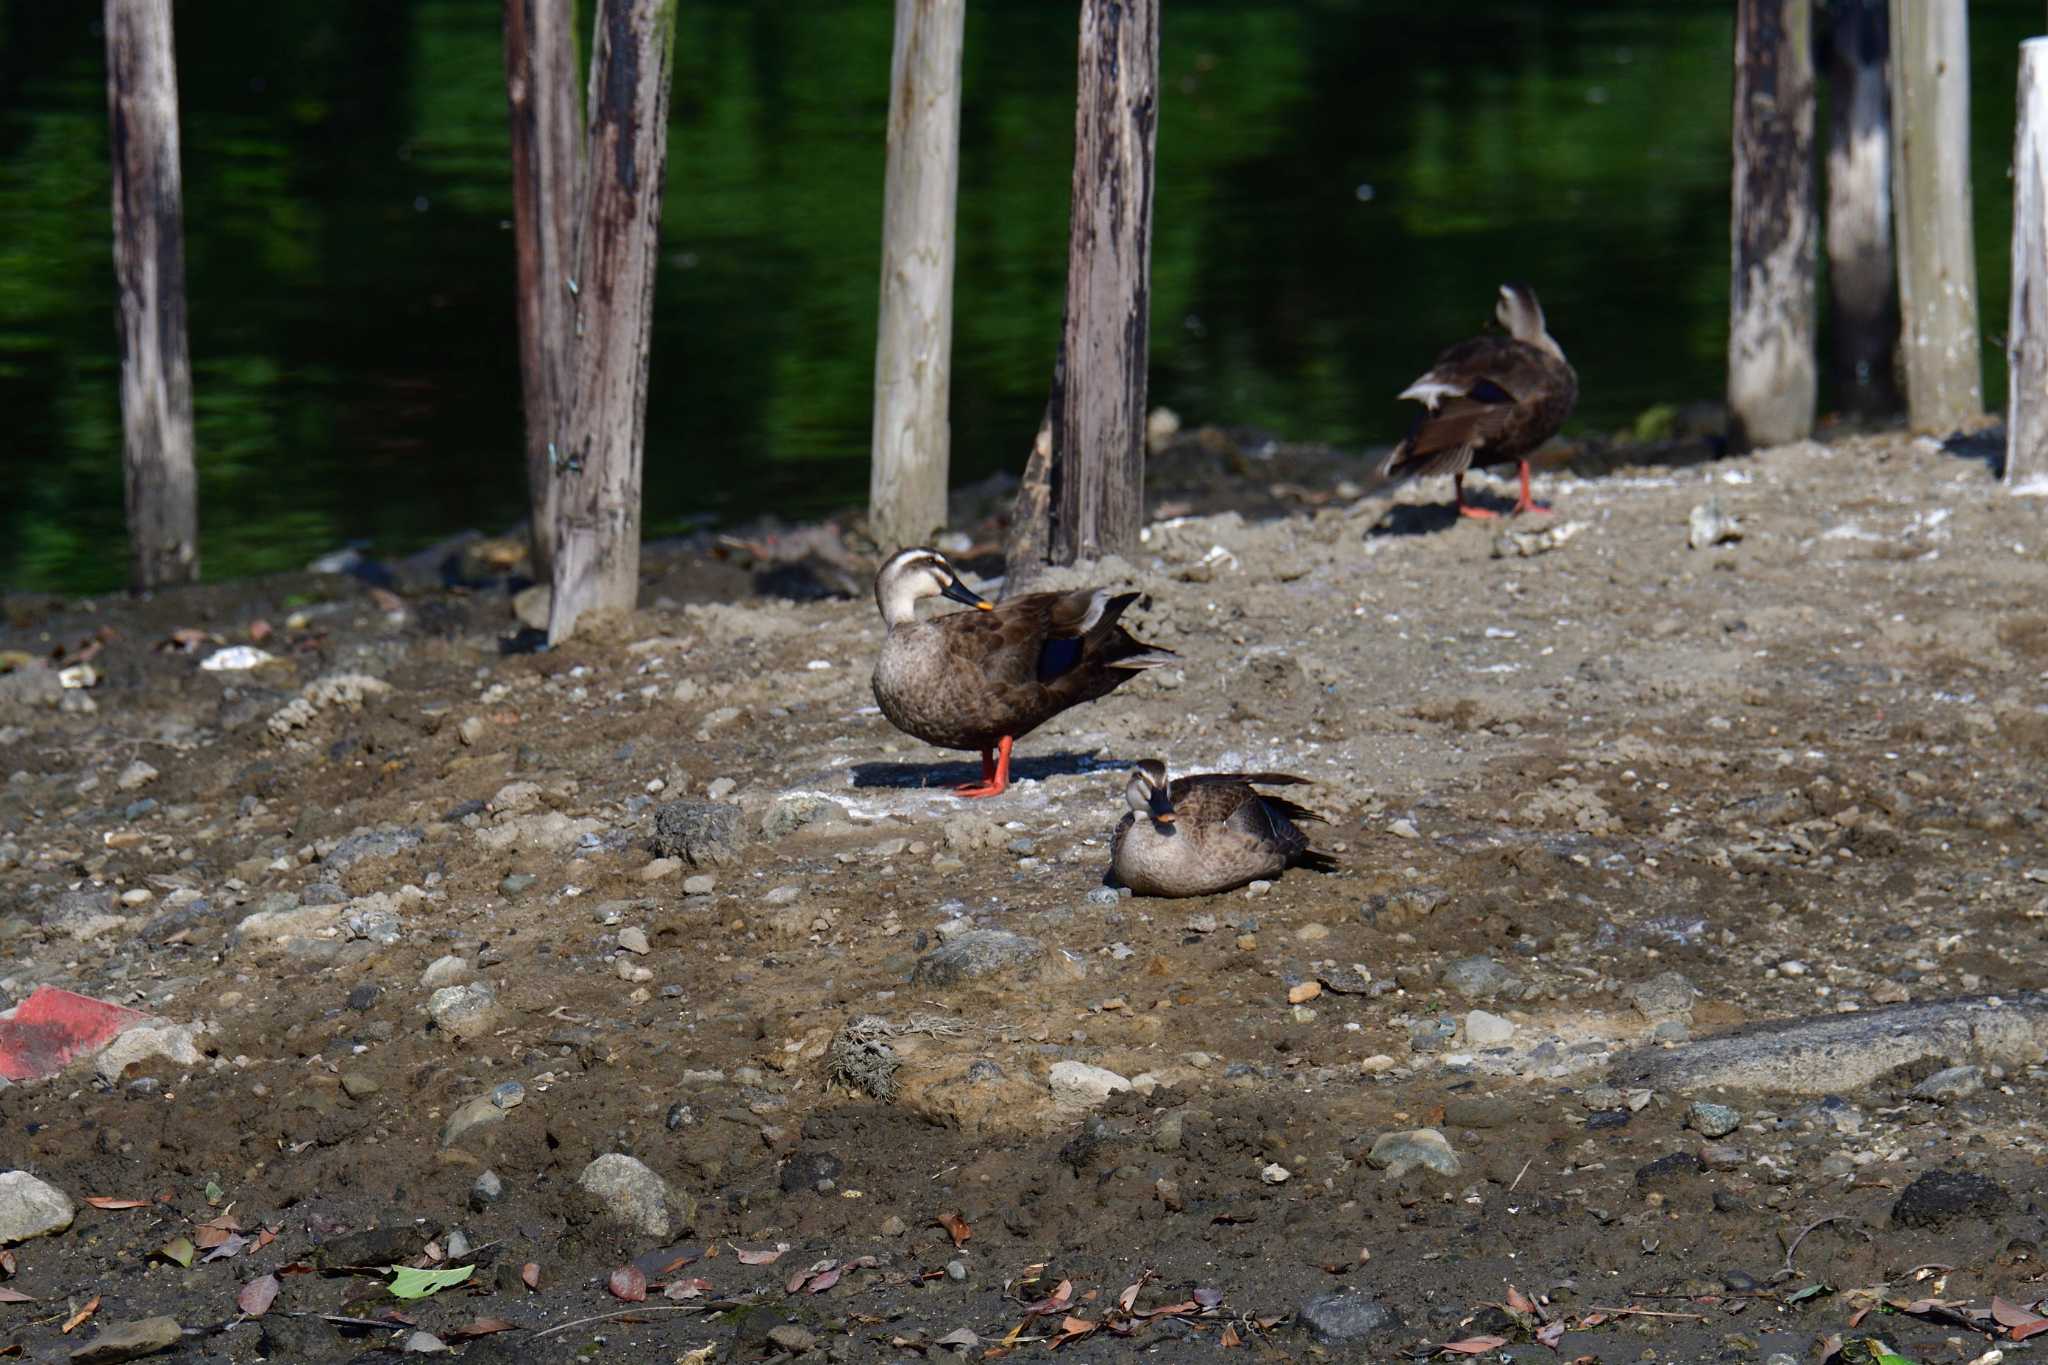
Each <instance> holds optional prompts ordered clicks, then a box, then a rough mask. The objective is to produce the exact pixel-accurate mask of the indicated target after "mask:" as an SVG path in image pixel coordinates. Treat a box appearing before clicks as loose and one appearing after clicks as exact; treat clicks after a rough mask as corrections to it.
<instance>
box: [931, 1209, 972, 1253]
mask: <svg viewBox="0 0 2048 1365" xmlns="http://www.w3.org/2000/svg"><path fill="white" fill-rule="evenodd" d="M932 1221H933V1222H934V1223H937V1224H938V1225H939V1226H940V1227H942V1228H944V1229H945V1230H946V1231H947V1232H948V1233H949V1234H950V1235H951V1236H952V1238H953V1245H954V1246H955V1247H963V1246H966V1245H967V1239H968V1238H969V1237H972V1236H973V1235H974V1229H973V1228H971V1227H969V1226H968V1225H967V1220H966V1219H964V1218H962V1217H961V1216H960V1215H959V1214H957V1213H942V1214H940V1215H939V1216H938V1217H936V1218H934V1219H932Z"/></svg>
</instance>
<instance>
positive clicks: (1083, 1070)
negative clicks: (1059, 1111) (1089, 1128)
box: [1047, 1061, 1131, 1108]
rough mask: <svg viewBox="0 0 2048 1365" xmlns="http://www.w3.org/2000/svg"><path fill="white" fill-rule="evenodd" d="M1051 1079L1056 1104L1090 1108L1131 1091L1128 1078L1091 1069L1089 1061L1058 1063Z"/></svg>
mask: <svg viewBox="0 0 2048 1365" xmlns="http://www.w3.org/2000/svg"><path fill="white" fill-rule="evenodd" d="M1047 1080H1048V1082H1049V1083H1050V1084H1051V1086H1052V1097H1053V1099H1054V1101H1056V1102H1057V1103H1060V1104H1065V1105H1075V1106H1081V1107H1087V1108H1092V1107H1094V1106H1095V1105H1098V1104H1101V1103H1102V1102H1103V1101H1105V1100H1107V1099H1108V1098H1109V1097H1110V1096H1111V1095H1114V1094H1115V1093H1116V1092H1117V1091H1119V1090H1129V1089H1130V1088H1131V1083H1130V1081H1129V1080H1128V1079H1127V1078H1125V1077H1123V1076H1120V1075H1118V1074H1117V1073H1116V1072H1114V1071H1111V1070H1110V1069H1109V1068H1108V1067H1104V1066H1090V1065H1089V1064H1088V1063H1086V1062H1074V1061H1066V1062H1054V1063H1053V1064H1052V1074H1051V1075H1050V1076H1048V1077H1047Z"/></svg>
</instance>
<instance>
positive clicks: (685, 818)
mask: <svg viewBox="0 0 2048 1365" xmlns="http://www.w3.org/2000/svg"><path fill="white" fill-rule="evenodd" d="M740 814H741V812H740V808H739V807H738V806H733V805H727V804H724V803H722V802H718V801H670V802H667V803H666V804H664V805H660V806H656V807H655V808H654V838H653V839H652V840H651V843H652V844H653V848H654V852H655V853H656V854H658V855H660V856H661V857H664V858H681V859H682V860H683V861H685V862H687V863H689V864H690V865H691V866H692V867H703V866H705V865H707V864H717V865H720V866H723V865H724V864H727V863H731V862H734V861H736V860H737V859H738V858H739V856H740V850H741V849H743V848H745V847H746V845H747V836H746V831H745V829H744V828H743V827H742V822H741V819H740Z"/></svg>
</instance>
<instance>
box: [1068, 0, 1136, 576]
mask: <svg viewBox="0 0 2048 1365" xmlns="http://www.w3.org/2000/svg"><path fill="white" fill-rule="evenodd" d="M1158 116H1159V0H1082V5H1081V41H1080V94H1079V100H1078V105H1077V109H1076V113H1075V121H1074V203H1073V219H1072V222H1071V225H1070V227H1069V229H1068V234H1067V309H1066V323H1065V328H1064V333H1063V336H1062V339H1061V343H1060V345H1061V355H1062V359H1063V363H1062V364H1061V366H1060V367H1059V369H1058V371H1057V373H1056V376H1055V379H1054V389H1053V395H1052V397H1053V408H1054V418H1053V425H1052V437H1053V446H1052V460H1051V494H1052V496H1051V506H1052V522H1053V525H1052V544H1051V556H1052V559H1053V562H1055V563H1059V564H1071V563H1073V562H1075V561H1076V560H1077V559H1093V558H1097V557H1098V556H1101V555H1104V554H1110V553H1117V552H1124V553H1128V552H1129V551H1132V550H1134V549H1136V548H1137V544H1138V531H1139V529H1140V527H1141V526H1142V525H1143V524H1144V518H1145V365H1146V358H1147V355H1148V351H1149V347H1148V337H1147V335H1146V331H1147V328H1148V326H1149V325H1150V315H1151V277H1152V261H1151V257H1152V174H1153V149H1154V145H1155V139H1156V136H1157V132H1158Z"/></svg>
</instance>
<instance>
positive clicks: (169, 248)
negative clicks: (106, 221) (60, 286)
mask: <svg viewBox="0 0 2048 1365" xmlns="http://www.w3.org/2000/svg"><path fill="white" fill-rule="evenodd" d="M106 30H107V116H108V120H109V127H110V130H111V132H110V136H109V139H108V148H109V151H110V153H111V157H112V161H113V171H114V275H115V278H116V280H117V281H118V283H119V286H120V293H121V297H120V307H119V317H120V329H121V435H122V452H123V461H122V463H123V469H124V471H125V478H124V486H125V494H126V503H127V509H128V539H129V543H130V545H131V546H132V548H133V551H134V565H133V569H132V573H131V581H132V582H133V583H134V585H135V586H136V587H137V588H154V587H158V586H161V585H163V584H167V583H191V582H196V581H197V580H198V578H199V484H198V476H197V472H196V470H195V468H194V464H193V457H192V361H191V355H190V352H189V351H188V350H187V346H186V339H185V229H184V221H183V216H182V208H181V202H182V190H181V187H180V182H179V175H178V67H177V57H176V54H175V52H174V50H173V47H172V43H171V4H170V0H107V3H106Z"/></svg>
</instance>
